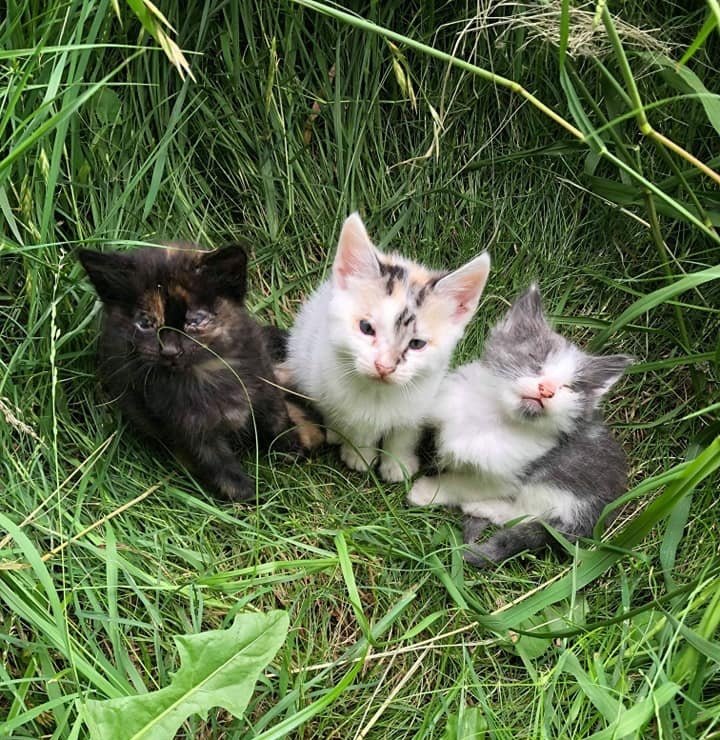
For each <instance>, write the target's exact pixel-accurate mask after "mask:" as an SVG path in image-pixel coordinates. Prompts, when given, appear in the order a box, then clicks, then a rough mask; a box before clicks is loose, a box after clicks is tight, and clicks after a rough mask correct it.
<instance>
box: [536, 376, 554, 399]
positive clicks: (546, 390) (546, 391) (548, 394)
mask: <svg viewBox="0 0 720 740" xmlns="http://www.w3.org/2000/svg"><path fill="white" fill-rule="evenodd" d="M556 389H557V386H556V385H555V383H553V382H552V380H543V382H542V383H538V391H540V398H552V397H553V396H554V395H555V390H556Z"/></svg>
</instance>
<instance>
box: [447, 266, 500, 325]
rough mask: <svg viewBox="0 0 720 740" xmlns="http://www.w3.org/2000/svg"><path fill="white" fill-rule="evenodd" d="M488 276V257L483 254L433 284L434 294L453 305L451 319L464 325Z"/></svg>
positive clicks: (476, 303)
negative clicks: (445, 297)
mask: <svg viewBox="0 0 720 740" xmlns="http://www.w3.org/2000/svg"><path fill="white" fill-rule="evenodd" d="M489 274H490V255H489V254H488V253H487V252H483V253H482V254H481V255H479V256H478V257H475V259H473V260H471V261H470V262H468V263H467V264H466V265H463V266H462V267H460V268H458V269H457V270H455V271H454V272H451V273H450V274H448V275H445V276H444V277H442V278H440V280H438V281H437V283H435V294H436V295H442V296H447V297H448V298H450V300H452V301H453V302H454V304H455V310H454V312H453V318H454V319H456V320H457V321H458V322H460V323H461V324H466V323H467V322H468V321H469V320H470V318H471V317H472V315H473V314H474V313H475V309H476V308H477V306H478V303H479V302H480V296H481V295H482V292H483V289H484V288H485V283H486V282H487V279H488V275H489Z"/></svg>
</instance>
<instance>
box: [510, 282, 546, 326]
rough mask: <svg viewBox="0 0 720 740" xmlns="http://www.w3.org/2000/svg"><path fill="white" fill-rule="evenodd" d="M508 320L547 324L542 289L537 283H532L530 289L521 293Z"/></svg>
mask: <svg viewBox="0 0 720 740" xmlns="http://www.w3.org/2000/svg"><path fill="white" fill-rule="evenodd" d="M507 318H508V320H509V321H511V322H516V321H525V322H526V323H528V322H541V323H543V324H545V323H547V319H546V318H545V313H544V312H543V305H542V297H541V296H540V288H538V286H537V283H532V285H530V287H529V288H528V289H527V290H526V291H525V292H524V293H521V294H520V295H519V296H518V297H517V298H516V299H515V301H514V303H513V304H512V306H511V307H510V310H509V311H508V314H507Z"/></svg>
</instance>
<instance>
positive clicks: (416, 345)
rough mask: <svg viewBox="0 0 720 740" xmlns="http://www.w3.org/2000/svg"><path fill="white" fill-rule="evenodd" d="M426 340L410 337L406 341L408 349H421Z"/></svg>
mask: <svg viewBox="0 0 720 740" xmlns="http://www.w3.org/2000/svg"><path fill="white" fill-rule="evenodd" d="M426 344H427V342H426V341H425V340H424V339H411V340H410V342H409V343H408V347H410V349H422V348H423V347H424V346H425V345H426Z"/></svg>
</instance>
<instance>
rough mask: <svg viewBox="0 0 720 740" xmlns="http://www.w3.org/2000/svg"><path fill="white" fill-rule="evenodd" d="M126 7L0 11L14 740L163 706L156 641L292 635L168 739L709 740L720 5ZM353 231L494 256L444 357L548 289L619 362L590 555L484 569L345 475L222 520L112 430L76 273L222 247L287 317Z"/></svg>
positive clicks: (225, 510)
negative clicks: (98, 258)
mask: <svg viewBox="0 0 720 740" xmlns="http://www.w3.org/2000/svg"><path fill="white" fill-rule="evenodd" d="M140 5H141V4H140V3H135V2H134V3H132V4H131V7H129V8H128V7H125V6H117V10H119V12H120V18H118V15H117V12H116V4H115V3H113V2H110V0H95V1H91V0H85V1H84V2H80V1H78V0H65V2H59V0H52V1H51V2H47V3H40V2H36V1H35V0H22V1H21V2H16V1H15V0H11V1H10V2H9V3H8V12H7V15H6V16H5V18H4V19H0V23H1V25H0V42H1V43H0V49H1V50H2V51H0V136H1V137H2V139H1V140H2V141H3V146H2V147H0V213H1V214H2V231H1V232H0V234H1V236H2V243H1V246H0V368H1V369H2V372H1V373H0V451H1V452H2V457H1V459H0V471H1V472H0V488H1V490H2V495H3V504H4V506H3V511H2V513H0V530H2V531H0V635H2V646H1V648H0V649H1V650H2V661H0V735H2V736H3V737H5V736H8V737H45V736H47V737H53V738H65V737H84V736H85V735H86V732H87V731H86V729H85V726H84V724H83V722H82V717H81V707H82V704H83V702H84V700H85V699H87V698H110V697H115V696H122V695H125V694H130V693H138V692H144V691H149V690H154V689H156V688H158V687H161V686H165V685H167V684H168V682H169V673H170V672H171V671H173V670H175V669H176V667H177V662H176V661H177V656H176V653H175V650H174V646H173V642H172V635H173V634H178V633H188V632H197V631H200V630H202V629H207V628H216V627H218V626H220V625H225V624H229V623H231V622H232V619H233V616H234V614H235V613H237V612H238V611H240V610H244V609H262V610H267V609H270V608H285V609H287V610H289V612H290V616H291V632H290V637H289V639H288V641H287V643H286V644H285V646H284V647H283V648H282V649H281V651H280V653H279V654H278V656H277V658H276V659H275V661H274V663H273V665H272V668H271V670H269V671H268V672H267V673H266V675H265V677H264V678H263V679H261V682H260V684H259V685H258V688H257V691H256V693H255V695H254V696H253V698H252V700H251V703H250V705H249V708H248V712H247V715H246V717H245V718H244V719H243V720H233V719H232V718H231V717H230V716H229V715H226V714H225V713H223V712H217V713H216V714H214V715H212V716H210V717H209V718H208V719H207V721H201V720H200V719H195V720H191V721H189V722H188V723H187V725H186V728H185V730H184V736H186V737H225V736H227V737H266V738H267V737H283V736H293V737H295V736H297V737H342V738H346V737H358V738H363V737H377V738H380V737H382V738H396V737H397V738H399V737H418V738H426V737H444V738H454V737H483V736H485V737H495V738H517V737H590V736H592V737H597V738H606V737H607V738H610V737H613V738H620V737H642V738H644V737H653V736H658V737H660V736H662V737H673V738H674V737H707V738H710V737H716V736H717V735H718V733H719V732H720V703H718V701H717V675H718V674H717V670H718V665H719V664H720V648H719V647H718V641H717V635H716V633H717V627H718V620H720V608H719V607H718V603H719V601H718V600H719V599H720V587H719V586H718V580H717V575H718V559H717V554H718V543H719V541H720V533H718V528H717V518H718V517H717V496H716V488H717V468H718V465H720V441H719V440H718V434H719V430H720V424H719V422H718V409H719V408H720V406H719V405H718V404H719V403H720V395H719V394H718V393H717V382H718V375H719V368H720V340H719V338H718V331H717V327H718V325H719V321H718V318H719V317H718V313H719V309H718V306H720V300H719V299H720V290H719V288H718V285H719V284H720V283H719V282H718V277H720V259H719V258H718V256H719V254H720V248H719V247H718V244H719V243H720V240H719V238H718V235H717V231H716V227H717V226H718V225H719V224H720V208H719V206H718V195H717V193H718V191H717V184H716V181H715V180H714V179H713V175H712V173H709V172H707V171H706V170H704V169H703V166H706V167H708V168H710V169H711V170H713V171H717V169H718V167H719V166H720V159H719V158H718V147H717V143H718V134H719V132H720V112H719V110H720V107H719V103H718V98H717V96H716V94H715V92H714V90H715V88H716V86H717V85H716V77H717V72H718V69H717V63H716V60H717V59H718V43H719V41H720V40H719V39H718V31H717V28H716V26H717V20H713V19H716V18H717V16H716V7H715V5H716V3H714V2H708V5H707V6H705V5H703V4H702V3H696V4H695V6H694V10H691V11H690V12H688V11H687V10H685V9H680V8H679V7H676V6H675V5H673V4H671V3H661V4H659V5H657V6H654V5H648V4H642V3H636V2H627V3H624V4H610V6H609V8H608V11H609V12H608V11H602V10H600V11H598V14H597V17H596V13H595V10H596V8H595V6H590V7H588V8H583V7H580V6H575V7H571V6H570V3H568V2H566V1H563V2H558V3H556V4H549V5H544V6H542V8H543V9H544V10H543V12H542V13H541V14H539V13H538V10H537V9H538V7H541V6H536V5H531V4H527V5H525V6H523V5H516V4H510V3H503V2H487V3H484V4H482V5H480V6H476V5H475V4H468V5H467V6H464V7H463V6H462V5H458V4H456V3H450V4H443V5H437V4H433V3H428V2H423V3H415V4H412V3H410V4H408V3H400V2H397V1H396V0H389V1H388V2H383V3H373V4H370V5H368V6H364V5H363V6H359V5H356V6H354V7H355V10H357V14H355V13H352V12H349V11H345V10H342V9H337V8H336V7H335V6H334V5H330V4H320V3H315V2H311V0H302V2H298V3H293V2H290V1H289V0H287V1H285V0H283V2H280V3H276V4H270V3H263V2H252V1H251V0H243V1H242V2H238V3H216V4H211V3H201V2H198V1H196V0H190V1H189V2H186V3H175V2H166V3H162V7H161V8H160V9H161V11H162V13H163V14H164V15H165V16H166V18H167V20H168V23H169V24H170V26H172V28H173V29H174V33H173V31H172V30H171V29H170V28H169V27H168V26H167V25H165V24H163V22H162V21H161V20H160V19H158V17H157V16H153V14H152V13H151V11H149V10H148V8H149V6H148V5H143V6H142V7H140ZM143 8H144V10H143ZM133 9H134V10H135V11H137V12H139V13H140V16H136V15H135V14H134V12H132V11H133ZM583 10H586V11H587V13H586V14H583V13H582V12H581V11H583ZM616 14H617V15H616ZM476 15H477V17H475V16H476ZM593 24H594V25H593ZM143 27H144V28H145V31H142V29H143ZM158 29H160V30H162V31H163V33H165V34H166V35H165V37H164V38H165V41H163V43H162V45H163V47H164V48H165V49H166V50H167V51H168V54H169V55H170V56H171V57H172V58H173V60H174V62H176V63H180V62H179V61H178V57H177V52H176V51H174V50H173V48H172V46H171V45H169V41H168V40H173V39H174V40H176V41H177V43H178V45H179V48H182V49H183V50H184V51H185V57H184V58H185V59H186V60H187V63H188V65H189V68H190V70H191V71H192V75H193V77H194V79H192V78H191V77H190V76H188V75H183V76H181V75H180V74H179V73H178V71H177V69H176V68H175V67H174V66H173V63H172V61H171V60H170V59H168V55H167V54H166V53H165V52H164V51H163V49H161V48H158V46H157V44H156V40H155V39H156V38H162V37H161V36H158V33H157V31H158ZM163 29H164V30H163ZM708 29H709V30H708ZM153 33H154V34H155V38H153V36H152V34H153ZM143 34H145V35H143ZM583 39H585V40H587V39H590V41H583ZM581 41H582V43H581ZM448 55H449V57H451V58H449V57H448ZM683 57H685V59H684V61H683V64H682V65H678V62H679V61H680V60H681V59H682V58H683ZM503 81H505V82H503ZM498 83H500V84H498ZM506 83H507V84H506ZM538 103H539V105H538ZM668 142H669V143H668ZM356 208H358V209H360V210H361V211H362V213H363V215H364V216H365V217H366V219H367V222H368V224H369V227H370V230H371V233H372V235H373V236H374V237H376V238H377V241H378V242H379V244H380V245H381V246H389V245H392V246H393V247H396V248H398V249H400V250H402V251H403V252H405V253H406V254H408V255H410V256H413V257H416V258H418V259H420V260H426V261H428V262H429V263H432V264H436V265H439V264H444V265H451V264H458V263H460V262H461V261H463V260H465V259H467V258H469V257H470V256H472V255H473V254H475V253H476V252H477V251H479V250H480V249H484V248H488V249H489V250H490V251H491V252H492V255H493V264H494V270H493V274H492V276H491V282H490V285H489V289H488V291H487V293H486V295H485V297H484V299H483V304H482V307H481V310H480V312H479V314H478V316H477V318H476V319H475V320H474V322H473V323H472V325H471V327H470V329H469V331H468V333H467V336H466V338H465V340H464V342H463V343H462V346H461V347H460V349H459V352H458V358H457V359H458V361H461V360H465V359H469V358H473V357H475V356H477V354H478V352H479V350H480V348H481V346H482V339H483V336H484V334H485V331H486V329H487V328H488V326H489V325H490V324H491V323H492V322H493V321H494V320H495V319H496V318H497V317H498V316H499V315H500V313H501V312H502V311H503V309H504V306H505V305H506V302H507V300H508V299H509V298H511V297H512V296H513V294H514V293H515V292H517V291H518V290H520V289H521V288H522V287H523V286H525V285H526V284H527V283H528V282H529V281H530V280H532V279H537V280H539V281H540V283H541V285H542V287H543V292H544V294H545V296H546V303H547V305H548V307H549V310H550V312H551V314H552V316H553V318H554V320H555V322H556V323H557V325H558V326H559V327H560V328H561V330H562V331H563V332H565V333H567V334H568V336H571V337H572V338H574V339H575V340H577V341H579V342H581V343H584V344H587V345H589V346H591V347H593V348H594V349H603V348H607V349H608V350H610V349H611V348H612V351H625V352H629V353H631V354H633V355H634V356H635V357H637V358H638V360H639V361H638V363H637V364H636V365H635V366H634V367H633V368H632V370H631V373H630V374H629V376H628V378H627V379H626V380H625V381H624V382H623V384H622V385H621V386H619V389H618V391H617V393H616V394H615V397H614V398H612V399H611V400H610V401H609V402H608V405H607V414H608V417H609V419H610V421H611V423H612V425H613V426H614V428H615V429H616V430H617V433H618V435H619V436H620V438H621V440H622V442H623V444H624V446H625V449H626V450H627V452H628V455H629V458H630V462H631V468H632V482H633V489H632V490H631V491H630V492H629V494H628V496H627V497H626V498H625V499H623V501H622V502H621V504H622V508H621V514H620V516H619V517H618V518H617V519H615V521H614V523H613V525H612V527H611V529H610V532H609V533H608V535H607V538H606V541H605V544H602V545H599V544H597V543H596V544H593V543H588V542H585V543H581V545H580V546H579V547H578V548H576V549H573V551H572V552H571V553H569V555H568V557H567V558H566V559H565V560H562V559H558V558H555V557H552V556H550V555H547V556H546V555H538V556H535V557H529V558H527V559H525V560H521V559H517V560H514V561H512V562H509V563H507V564H505V565H504V566H502V567H500V568H498V569H497V570H495V571H491V572H483V573H478V572H474V571H471V570H469V569H468V568H467V567H465V566H464V564H463V560H462V549H461V545H460V542H459V536H458V521H457V517H456V515H455V514H454V513H453V512H449V511H440V510H438V511H428V510H413V509H408V508H407V507H406V505H405V503H404V493H405V491H404V487H403V486H386V485H383V484H381V483H379V482H378V481H377V480H376V479H375V478H374V477H373V476H372V475H367V476H363V475H358V474H354V473H353V474H350V473H348V472H347V471H344V470H342V469H341V468H340V467H339V465H338V464H337V460H336V457H335V456H334V455H333V454H332V453H327V454H320V455H317V456H316V457H315V458H314V459H313V460H310V461H307V462H304V463H301V464H297V465H295V466H291V467H288V466H287V465H286V464H285V463H281V462H280V461H278V462H277V464H276V461H275V460H273V459H267V460H265V459H261V461H260V463H259V469H258V471H257V473H258V476H259V478H260V480H261V481H262V488H263V490H264V492H265V495H264V498H263V500H262V502H261V503H260V504H259V505H258V506H257V507H250V506H246V507H240V508H230V507H228V506H226V505H224V504H223V503H222V502H218V501H216V500H214V499H212V498H211V497H209V496H207V495H206V494H205V493H204V492H203V491H202V489H201V487H200V486H199V485H197V484H196V483H195V482H194V481H193V479H192V477H191V476H190V474H189V473H187V472H186V471H183V470H180V469H178V468H177V463H175V462H174V461H173V460H172V459H171V458H169V457H168V456H166V455H165V454H164V453H163V452H162V451H161V450H159V449H155V448H151V447H148V446H147V445H146V444H145V443H144V442H143V441H141V440H139V439H138V438H137V437H136V436H135V435H134V433H133V431H132V430H131V429H127V428H126V427H125V426H124V424H123V423H122V420H120V419H119V418H118V416H117V414H116V412H115V410H114V409H113V407H112V406H110V405H107V404H105V403H104V402H103V400H102V397H101V395H100V393H99V389H98V388H97V384H96V382H95V380H94V340H95V337H96V334H97V322H96V316H97V307H96V304H95V300H94V296H93V294H92V291H91V289H90V286H89V285H88V283H87V281H86V280H85V279H84V278H83V276H82V274H81V270H80V267H79V264H78V263H77V261H76V259H75V256H74V255H75V251H76V249H77V247H78V246H79V245H81V244H82V245H93V246H100V245H105V244H107V245H111V246H114V247H117V248H133V247H135V246H139V245H140V244H144V243H148V242H149V243H156V242H158V241H162V240H164V239H168V238H175V237H181V238H186V239H194V240H198V241H202V242H204V243H207V244H211V245H217V244H221V243H223V242H227V241H232V240H236V239H242V240H244V241H245V242H247V243H249V244H250V245H251V246H252V252H253V254H252V263H251V282H252V289H251V292H250V298H249V305H250V308H251V309H252V310H253V311H254V312H255V313H256V314H257V315H258V316H259V317H260V318H261V319H262V320H267V321H273V322H275V323H278V324H280V325H283V326H288V325H289V324H290V323H291V321H292V315H293V313H294V312H295V310H296V309H297V307H298V306H299V305H300V302H301V301H302V299H303V298H304V296H306V295H307V294H308V293H309V291H310V290H312V288H313V286H315V285H316V284H317V282H318V281H319V280H320V279H321V278H322V277H323V275H324V274H325V271H326V269H327V267H328V264H329V260H330V259H331V256H332V250H333V248H334V242H335V239H336V237H337V232H338V228H339V224H340V223H341V221H342V219H343V218H344V216H345V215H347V213H348V212H350V211H351V210H353V209H356ZM598 535H600V532H598ZM3 718H4V719H3ZM473 733H474V734H473Z"/></svg>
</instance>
